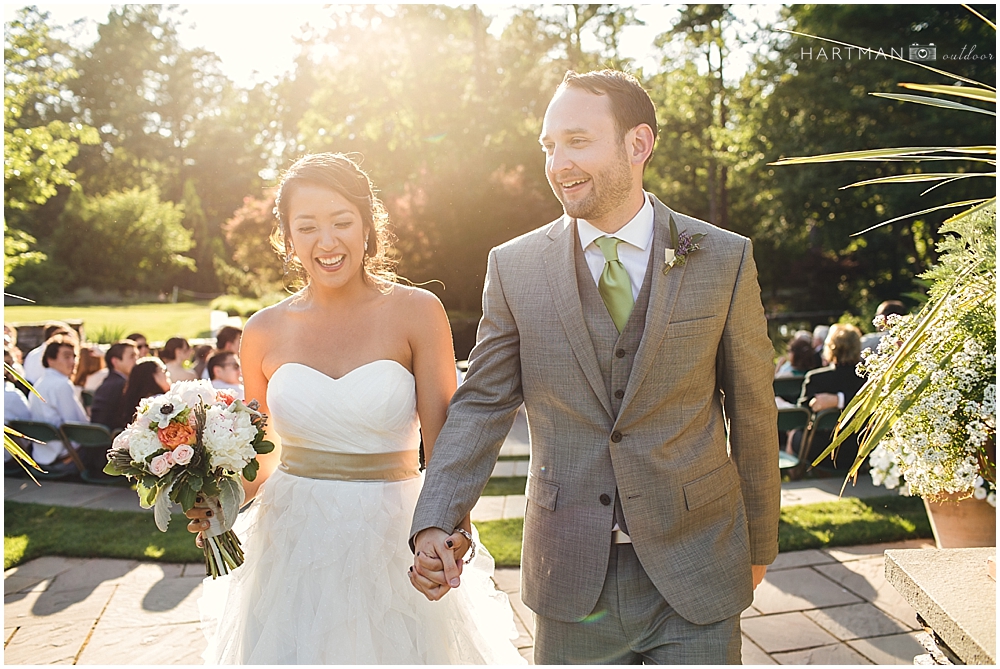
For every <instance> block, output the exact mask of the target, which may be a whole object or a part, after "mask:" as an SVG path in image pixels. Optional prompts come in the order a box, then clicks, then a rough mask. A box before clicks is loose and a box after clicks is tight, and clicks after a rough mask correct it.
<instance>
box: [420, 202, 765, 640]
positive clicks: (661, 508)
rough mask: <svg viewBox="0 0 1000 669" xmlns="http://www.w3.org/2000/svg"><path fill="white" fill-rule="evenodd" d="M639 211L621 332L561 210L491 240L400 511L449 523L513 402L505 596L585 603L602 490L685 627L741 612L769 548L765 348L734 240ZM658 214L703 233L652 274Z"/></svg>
mask: <svg viewBox="0 0 1000 669" xmlns="http://www.w3.org/2000/svg"><path fill="white" fill-rule="evenodd" d="M653 205H654V233H653V245H652V251H651V256H652V257H651V260H650V264H649V266H648V268H647V271H646V283H645V285H644V286H643V291H645V294H642V293H640V296H639V299H638V300H637V302H636V307H635V310H634V311H633V314H632V317H631V319H630V321H629V324H628V325H627V326H626V327H625V329H624V330H623V332H622V333H621V336H620V337H619V336H618V333H617V330H615V328H614V325H613V324H612V323H611V320H610V316H609V315H608V313H607V310H606V309H603V304H602V303H601V302H600V297H597V298H596V302H595V298H594V295H596V294H597V293H596V291H597V288H596V286H594V284H593V281H592V278H591V277H590V276H583V277H580V268H581V267H584V266H583V265H582V263H581V255H580V254H581V253H582V252H581V251H580V250H579V248H578V247H579V242H578V237H577V234H576V225H575V221H574V220H573V219H571V218H569V217H566V216H564V217H563V218H560V219H559V220H557V221H555V222H553V223H551V224H549V225H546V226H543V227H542V228H539V229H537V230H534V231H533V232H530V233H528V234H526V235H523V236H522V237H519V238H517V239H514V240H512V241H510V242H508V243H506V244H504V245H502V246H499V247H497V248H495V249H493V251H492V252H491V253H490V256H489V264H488V270H487V276H486V285H485V288H484V293H483V318H482V321H481V322H480V325H479V333H478V341H477V344H476V346H475V348H474V349H473V350H472V354H471V356H470V360H469V372H468V374H467V376H466V380H465V382H464V383H463V384H462V385H461V386H460V387H459V389H458V391H457V393H456V394H455V397H454V399H453V400H452V403H451V406H450V408H449V413H448V420H447V423H446V425H445V426H444V429H443V430H442V431H441V434H440V436H439V437H438V439H437V442H436V444H435V447H434V453H433V457H432V458H431V461H430V466H429V467H428V470H427V478H426V481H425V484H424V487H423V492H422V493H421V495H420V500H419V502H418V504H417V508H416V512H415V515H414V520H413V525H412V528H411V536H414V535H416V533H417V532H419V531H420V530H422V529H425V528H429V527H438V528H441V529H443V530H444V531H446V532H451V531H452V530H453V528H454V527H455V526H456V524H457V523H458V522H459V521H460V519H462V518H463V517H464V516H465V515H466V514H467V513H468V512H469V510H470V509H471V508H472V506H473V505H474V504H475V503H476V501H477V500H478V498H479V496H480V494H481V493H482V490H483V487H484V486H485V484H486V481H487V480H488V478H489V476H490V474H491V472H492V470H493V466H494V463H495V461H496V458H497V455H498V453H499V449H500V446H501V444H502V443H503V440H504V437H505V436H506V434H507V432H508V431H509V429H510V427H511V424H512V421H513V419H514V415H515V412H516V410H517V408H518V406H519V405H520V404H521V403H522V401H523V402H524V406H525V409H526V412H527V416H528V426H529V432H530V441H531V465H530V472H529V475H528V489H527V496H528V500H529V502H528V506H527V510H526V512H525V519H524V548H523V557H522V561H521V578H522V588H521V596H522V598H523V600H524V602H525V604H527V605H528V606H529V607H530V608H531V609H532V610H534V611H535V612H536V613H538V614H540V615H542V616H545V617H547V618H551V619H553V620H558V621H567V622H571V621H579V620H581V619H583V618H584V617H586V616H587V615H588V614H590V613H591V612H592V610H593V609H594V606H595V603H596V602H597V600H598V596H599V595H600V593H601V590H602V586H603V584H604V580H605V574H606V572H607V570H608V560H609V553H610V551H611V550H612V543H611V533H612V532H611V531H612V526H613V524H614V522H615V507H616V504H615V503H613V500H615V499H616V495H618V496H619V498H620V506H621V511H620V512H619V513H621V512H624V521H626V522H627V529H628V534H629V535H630V536H631V538H632V542H633V545H634V549H635V553H636V555H637V556H638V558H639V561H640V562H641V565H642V568H643V569H644V570H645V572H646V573H647V574H648V576H649V579H650V581H651V582H652V583H653V585H654V586H655V588H656V589H657V590H658V591H659V593H660V594H661V595H662V596H663V598H664V599H665V600H666V601H667V602H668V603H669V605H670V606H672V607H673V608H674V609H675V610H676V612H677V613H679V614H680V615H681V616H682V617H683V618H685V619H687V620H688V621H690V622H693V623H696V624H698V625H704V624H708V623H713V622H716V621H720V620H723V619H725V618H729V617H732V616H734V615H737V614H739V612H740V611H742V610H743V609H745V608H746V607H748V606H749V605H750V603H751V601H752V599H753V586H752V578H751V570H750V566H751V564H755V565H767V564H770V563H771V562H772V561H773V560H774V558H775V556H776V555H777V552H778V536H777V535H778V511H779V500H780V485H779V484H780V481H779V473H778V466H777V453H776V452H775V451H776V448H777V433H776V408H775V404H774V394H773V390H772V387H771V378H772V376H773V364H772V346H771V342H770V340H769V339H768V336H767V328H766V321H765V318H764V311H763V307H762V306H761V300H760V288H759V287H758V284H757V272H756V267H755V265H754V260H753V255H752V251H751V246H750V241H749V240H748V239H745V238H743V237H740V236H739V235H736V234H733V233H731V232H728V231H726V230H722V229H720V228H716V227H714V226H712V225H709V224H708V223H705V222H702V221H699V220H697V219H694V218H690V217H688V216H683V215H680V214H677V213H676V212H672V211H670V210H669V209H668V208H667V207H665V206H664V205H663V204H662V203H660V202H659V201H658V200H656V199H655V198H653ZM670 216H673V218H674V221H675V222H676V225H677V228H678V230H680V231H686V232H687V233H688V234H696V233H706V235H707V236H705V237H704V238H702V239H701V241H700V246H701V249H700V250H698V251H695V252H694V253H692V254H691V255H690V256H689V257H688V261H687V263H686V264H684V265H676V266H675V267H673V268H672V269H670V270H669V272H668V273H666V274H664V273H663V268H664V249H665V248H666V247H668V246H669V245H670V243H669V232H668V222H669V217H670ZM584 271H585V270H584ZM578 277H579V278H580V279H581V280H580V281H578ZM582 279H586V281H590V284H589V285H588V284H587V283H586V282H585V281H583V280H582ZM591 289H593V291H594V292H593V293H590V292H589V291H590V290H591ZM581 293H583V294H582V295H581ZM595 303H596V304H597V305H599V306H598V307H596V308H594V306H593V305H594V304H595ZM644 303H646V304H645V309H643V305H644ZM608 324H610V328H611V330H610V331H611V332H612V333H613V335H612V337H611V338H610V339H608V337H607V336H606V333H607V332H608V331H609V330H608ZM636 327H638V328H639V330H638V332H640V333H641V337H640V336H639V335H637V333H636V330H635V328H636Z"/></svg>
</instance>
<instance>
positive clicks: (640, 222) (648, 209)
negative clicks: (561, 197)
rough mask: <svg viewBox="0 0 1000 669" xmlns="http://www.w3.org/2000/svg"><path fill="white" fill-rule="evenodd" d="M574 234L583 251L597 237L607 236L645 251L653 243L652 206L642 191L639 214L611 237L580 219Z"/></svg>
mask: <svg viewBox="0 0 1000 669" xmlns="http://www.w3.org/2000/svg"><path fill="white" fill-rule="evenodd" d="M576 232H577V235H579V237H580V247H581V248H583V249H586V248H587V247H588V246H590V245H591V244H592V243H593V242H594V240H595V239H597V238H598V237H605V236H607V237H617V238H618V239H620V240H622V241H623V242H626V243H627V244H631V245H632V246H634V247H636V248H638V249H642V250H643V251H645V250H646V247H648V246H649V244H650V242H652V241H653V204H652V203H651V202H650V201H649V194H648V193H646V192H645V191H643V205H642V207H641V208H640V209H639V213H637V214H636V215H635V216H634V217H633V218H632V220H631V221H629V222H628V223H626V224H625V225H623V226H622V227H621V229H620V230H618V232H616V233H614V234H613V235H609V234H607V233H606V232H604V231H602V230H598V229H597V228H595V227H594V226H593V225H591V224H590V223H588V222H587V221H585V220H583V219H582V218H578V219H576Z"/></svg>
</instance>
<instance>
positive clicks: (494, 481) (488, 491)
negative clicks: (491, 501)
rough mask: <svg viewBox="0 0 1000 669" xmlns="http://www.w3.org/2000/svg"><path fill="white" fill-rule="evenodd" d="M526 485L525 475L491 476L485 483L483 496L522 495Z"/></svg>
mask: <svg viewBox="0 0 1000 669" xmlns="http://www.w3.org/2000/svg"><path fill="white" fill-rule="evenodd" d="M527 485H528V477H527V476H497V477H494V478H491V479H490V480H489V482H488V483H487V484H486V487H485V488H484V489H483V496H484V497H490V496H499V495H523V494H524V489H525V487H526V486H527Z"/></svg>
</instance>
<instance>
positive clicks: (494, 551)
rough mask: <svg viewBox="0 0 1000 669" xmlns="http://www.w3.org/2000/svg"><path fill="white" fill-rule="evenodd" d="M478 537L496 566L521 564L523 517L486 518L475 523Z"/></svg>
mask: <svg viewBox="0 0 1000 669" xmlns="http://www.w3.org/2000/svg"><path fill="white" fill-rule="evenodd" d="M476 529H477V530H479V539H480V541H482V542H483V545H484V546H486V550H488V551H489V552H490V555H492V556H493V559H494V560H495V561H496V565H497V566H498V567H520V566H521V538H522V535H523V534H524V518H507V519H505V520H488V521H485V522H481V523H476Z"/></svg>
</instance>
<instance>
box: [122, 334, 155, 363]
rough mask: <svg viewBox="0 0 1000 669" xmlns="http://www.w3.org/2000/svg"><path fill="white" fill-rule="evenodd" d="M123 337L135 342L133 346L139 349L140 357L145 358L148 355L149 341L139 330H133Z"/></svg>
mask: <svg viewBox="0 0 1000 669" xmlns="http://www.w3.org/2000/svg"><path fill="white" fill-rule="evenodd" d="M125 339H129V340H131V341H134V342H135V348H136V350H137V351H139V357H140V358H145V357H146V356H147V355H149V342H147V341H146V335H144V334H141V333H139V332H133V333H132V334H130V335H129V336H127V337H125Z"/></svg>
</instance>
